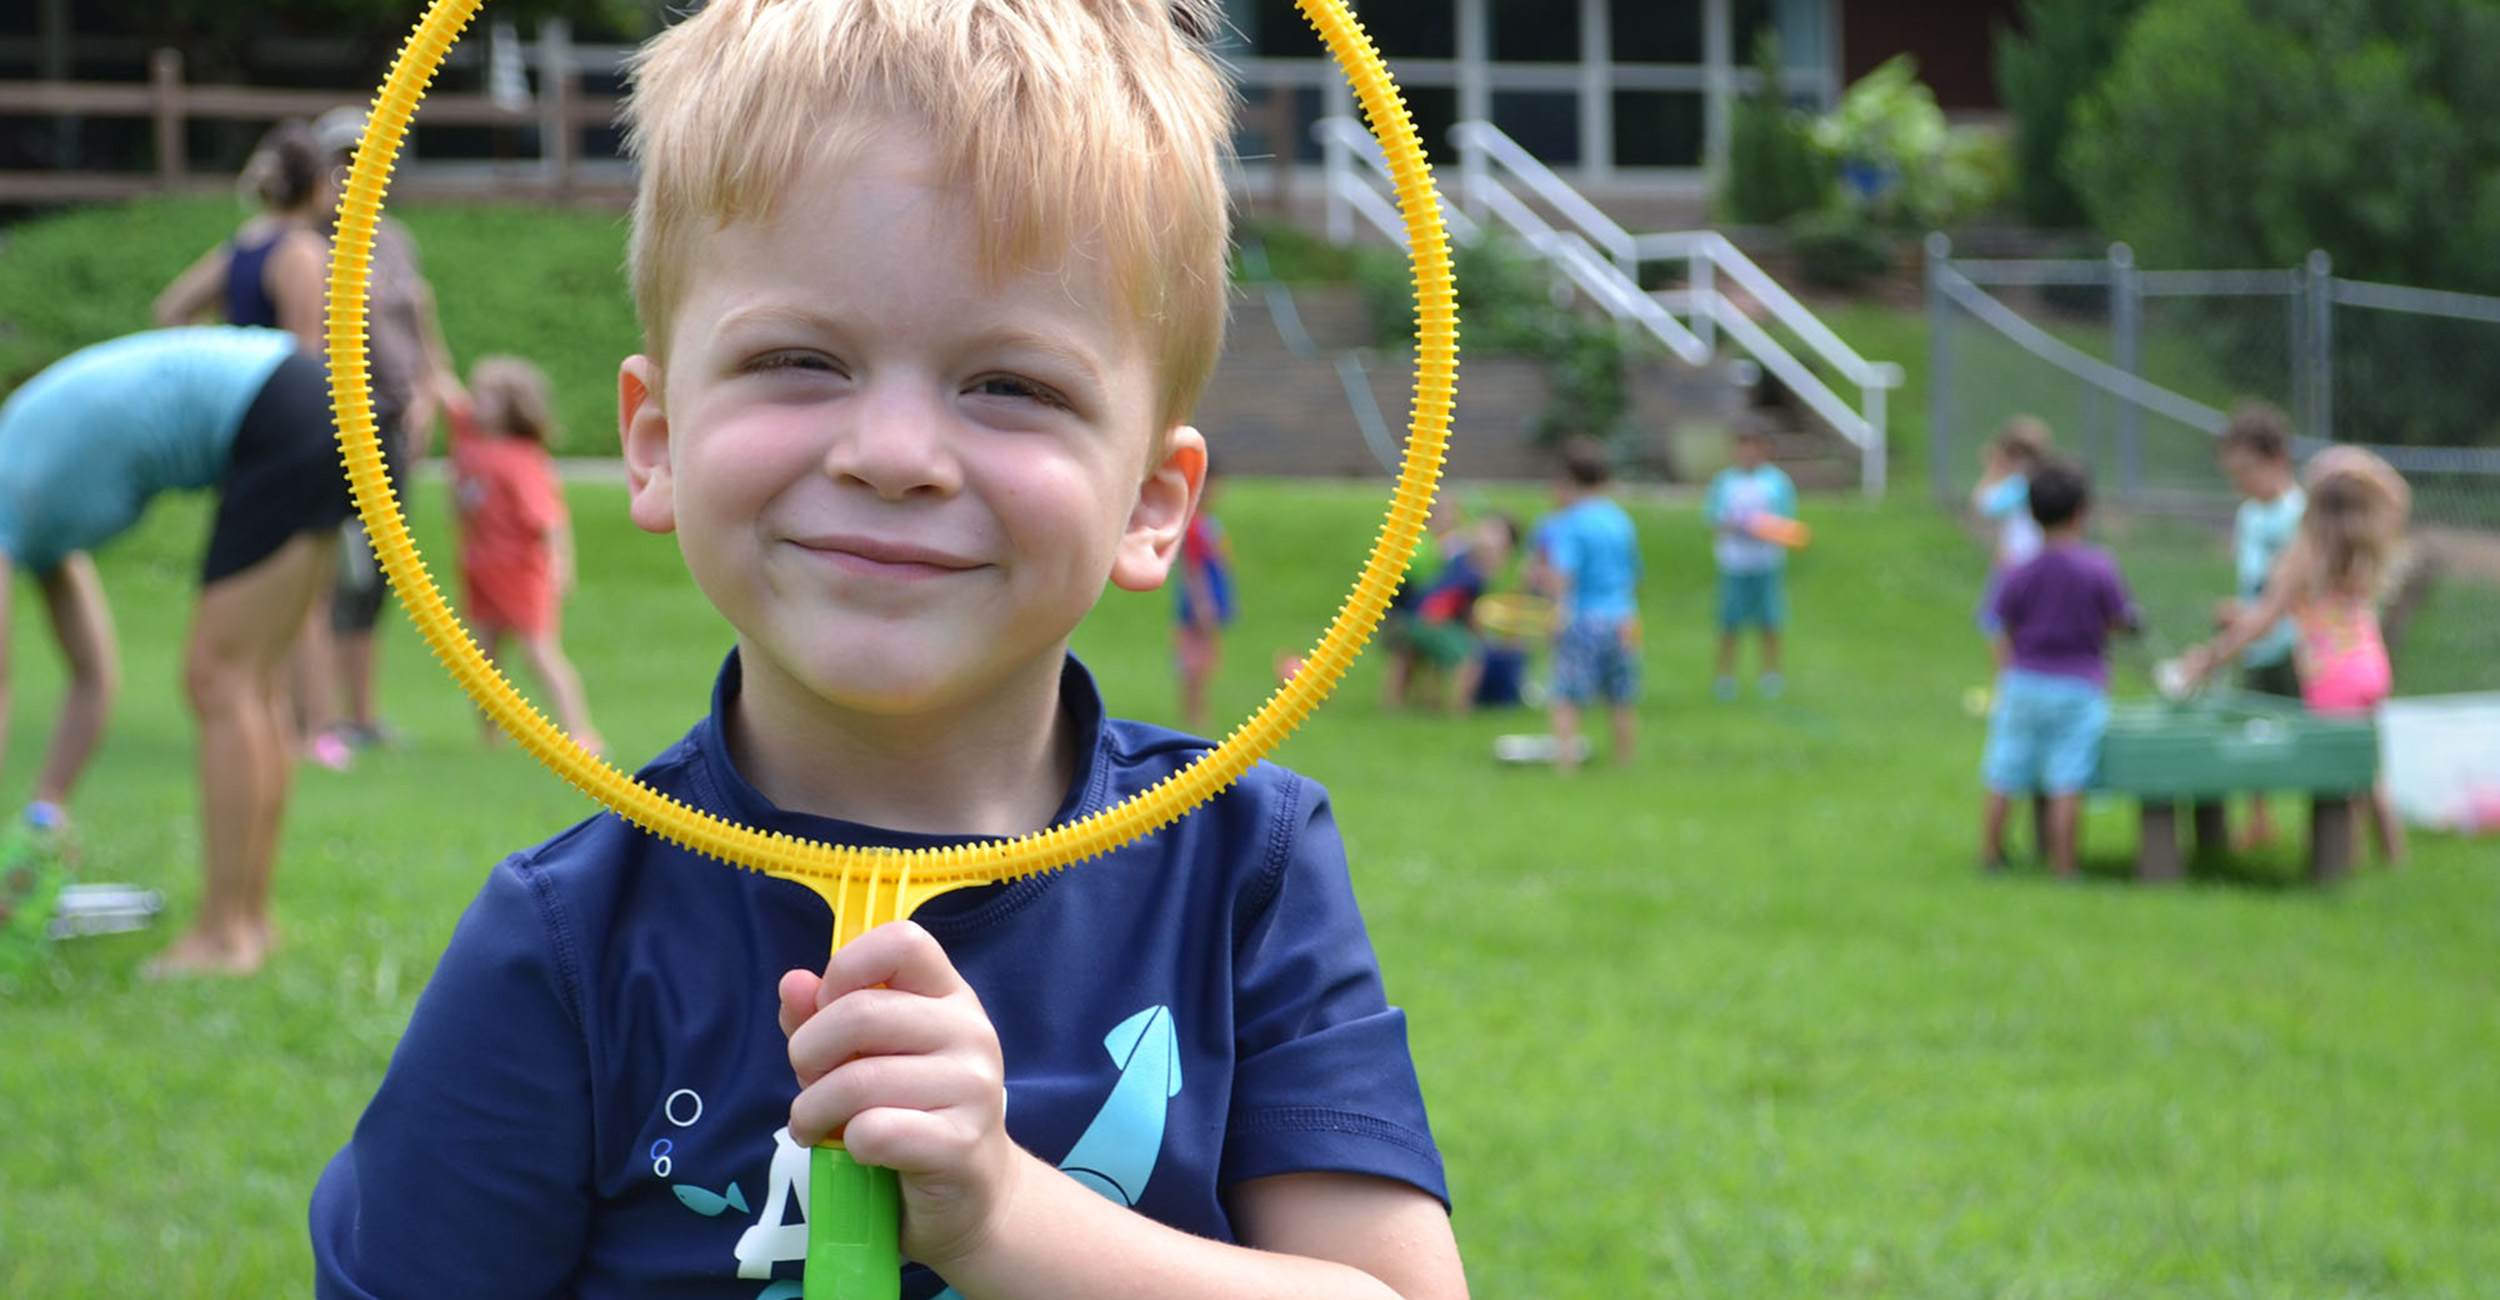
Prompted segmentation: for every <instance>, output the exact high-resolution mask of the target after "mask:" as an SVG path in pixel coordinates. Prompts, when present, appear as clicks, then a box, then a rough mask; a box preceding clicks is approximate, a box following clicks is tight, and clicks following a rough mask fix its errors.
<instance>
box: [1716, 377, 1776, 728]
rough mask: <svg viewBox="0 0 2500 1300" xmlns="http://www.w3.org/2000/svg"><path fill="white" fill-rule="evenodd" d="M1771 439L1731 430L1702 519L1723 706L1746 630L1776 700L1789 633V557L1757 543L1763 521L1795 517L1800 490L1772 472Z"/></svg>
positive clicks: (1755, 426) (1764, 684)
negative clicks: (1715, 583) (1715, 573)
mask: <svg viewBox="0 0 2500 1300" xmlns="http://www.w3.org/2000/svg"><path fill="white" fill-rule="evenodd" d="M1770 450H1771V434H1770V430H1769V428H1768V427H1767V426H1765V425H1763V424H1762V423H1760V422H1759V421H1748V422H1746V423H1744V424H1742V425H1739V426H1738V427H1737V430H1736V448H1735V451H1736V457H1735V459H1736V463H1735V464H1733V465H1730V466H1728V467H1727V468H1726V469H1723V470H1720V471H1719V472H1718V474H1717V475H1716V476H1715V477H1713V478H1712V479H1711V480H1710V496H1709V498H1708V501H1707V502H1706V503H1705V505H1704V507H1703V510H1702V514H1703V518H1704V519H1705V520H1707V521H1708V523H1709V525H1710V531H1711V534H1712V542H1711V554H1712V557H1713V558H1714V559H1716V560H1717V562H1718V566H1719V664H1718V672H1717V674H1716V676H1715V677H1714V679H1713V680H1712V683H1711V689H1712V691H1713V692H1714V693H1715V694H1717V695H1718V697H1719V698H1720V699H1722V700H1732V699H1735V698H1736V642H1737V638H1738V637H1739V636H1741V635H1742V634H1743V632H1744V631H1745V629H1746V628H1752V629H1754V631H1755V633H1756V634H1757V635H1758V636H1760V638H1761V641H1762V676H1761V678H1760V679H1759V682H1758V684H1759V685H1760V686H1761V688H1762V693H1763V694H1764V695H1765V696H1768V697H1771V698H1774V699H1776V698H1778V696H1779V693H1780V688H1781V684H1782V683H1781V680H1780V633H1781V630H1782V629H1784V628H1785V627H1786V626H1787V625H1788V584H1787V569H1788V549H1787V548H1786V547H1783V546H1781V545H1779V544H1778V543H1776V542H1771V541H1766V540H1764V539H1763V538H1762V537H1760V536H1758V535H1756V533H1755V531H1754V529H1755V526H1756V525H1757V524H1759V523H1762V522H1764V521H1770V520H1786V519H1794V518H1796V517H1797V485H1796V484H1795V483H1794V482H1792V481H1790V479H1789V477H1788V474H1787V473H1786V471H1783V470H1782V469H1780V467H1779V466H1777V465H1773V464H1770V463H1769V462H1768V461H1767V460H1766V457H1768V456H1769V455H1770Z"/></svg>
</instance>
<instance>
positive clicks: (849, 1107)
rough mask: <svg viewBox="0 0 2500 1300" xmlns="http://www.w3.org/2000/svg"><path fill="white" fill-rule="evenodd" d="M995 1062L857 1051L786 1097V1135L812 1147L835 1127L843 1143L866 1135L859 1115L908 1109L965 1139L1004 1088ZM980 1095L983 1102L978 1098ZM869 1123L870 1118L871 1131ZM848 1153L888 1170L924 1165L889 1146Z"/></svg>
mask: <svg viewBox="0 0 2500 1300" xmlns="http://www.w3.org/2000/svg"><path fill="white" fill-rule="evenodd" d="M999 1089H1000V1084H999V1082H998V1078H997V1071H996V1069H995V1068H994V1067H990V1066H986V1065H984V1064H983V1063H981V1062H979V1061H974V1060H967V1059H964V1058H960V1057H952V1056H872V1057H862V1058H861V1059H859V1060H856V1061H852V1062H850V1063H849V1064H846V1065H844V1066H843V1067H842V1068H841V1069H839V1070H836V1071H834V1072H833V1073H831V1074H828V1075H826V1076H825V1077H824V1078H822V1079H820V1080H818V1081H817V1082H815V1083H813V1084H811V1085H809V1086H808V1087H807V1088H805V1089H803V1090H802V1091H801V1092H800V1093H799V1095H798V1096H797V1097H795V1098H793V1099H792V1100H791V1102H790V1137H791V1140H793V1141H795V1142H797V1143H799V1144H800V1145H801V1146H814V1145H817V1144H819V1143H821V1142H823V1141H824V1140H825V1139H826V1138H828V1137H831V1136H833V1135H834V1134H837V1133H839V1134H842V1135H843V1138H844V1140H845V1141H846V1142H849V1141H851V1140H852V1139H854V1138H859V1139H866V1138H868V1137H869V1132H864V1131H863V1129H862V1119H861V1117H862V1116H868V1115H874V1116H879V1117H884V1121H883V1122H884V1123H886V1124H888V1125H890V1124H891V1123H893V1122H895V1121H896V1120H900V1119H902V1118H904V1117H908V1116H923V1117H929V1121H930V1123H931V1124H932V1126H933V1127H935V1128H940V1129H944V1130H951V1131H954V1132H956V1133H957V1134H958V1135H959V1136H960V1137H961V1138H963V1139H965V1140H969V1139H970V1137H971V1136H973V1134H974V1131H975V1130H977V1129H978V1128H979V1127H980V1125H981V1123H982V1119H981V1117H982V1116H983V1115H985V1114H991V1113H994V1111H995V1107H996V1103H995V1102H990V1101H987V1099H989V1098H996V1097H999V1096H1002V1095H1003V1094H1002V1093H1001V1092H1000V1091H999ZM985 1102H986V1104H985ZM875 1127H876V1126H874V1125H871V1126H869V1128H870V1129H871V1130H873V1129H874V1128H875ZM854 1154H857V1155H858V1156H859V1157H860V1158H861V1159H863V1160H867V1161H868V1162H869V1163H872V1164H882V1165H885V1166H887V1167H888V1168H893V1169H914V1168H920V1167H924V1163H925V1162H924V1161H915V1160H912V1159H908V1158H905V1159H895V1157H897V1156H899V1155H903V1154H904V1153H903V1152H900V1151H896V1150H890V1149H887V1150H878V1151H874V1152H871V1151H861V1150H857V1149H856V1148H855V1150H854Z"/></svg>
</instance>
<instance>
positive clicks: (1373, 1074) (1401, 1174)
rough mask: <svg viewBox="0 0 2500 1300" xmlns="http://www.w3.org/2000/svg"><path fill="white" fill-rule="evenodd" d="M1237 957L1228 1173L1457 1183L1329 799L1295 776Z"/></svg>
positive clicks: (1232, 1177) (1231, 1180) (1437, 1186)
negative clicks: (1428, 1115) (1262, 896)
mask: <svg viewBox="0 0 2500 1300" xmlns="http://www.w3.org/2000/svg"><path fill="white" fill-rule="evenodd" d="M1295 789H1296V790H1297V791H1298V792H1299V798H1298V799H1297V800H1295V801H1294V803H1293V806H1292V807H1290V808H1289V809H1287V810H1285V812H1286V815H1285V817H1284V818H1283V819H1282V823H1281V824H1280V825H1279V827H1278V835H1279V840H1278V842H1277V843H1276V844H1274V845H1272V846H1271V858H1272V861H1273V865H1272V866H1271V867H1270V868H1269V871H1268V872H1267V874H1266V879H1267V880H1269V881H1271V882H1272V889H1271V890H1270V891H1269V895H1268V897H1267V899H1266V901H1265V903H1264V905H1262V906H1259V907H1258V908H1257V909H1256V910H1255V911H1254V912H1252V913H1251V914H1250V915H1249V916H1248V917H1247V919H1246V924H1245V926H1244V928H1243V933H1242V935H1241V938H1240V940H1239V943H1238V951H1237V953H1236V956H1235V961H1236V966H1235V977H1234V979H1235V985H1234V1002H1235V1022H1234V1036H1235V1042H1234V1049H1235V1052H1236V1053H1237V1056H1236V1062H1235V1066H1234V1074H1233V1100H1232V1113H1231V1115H1230V1117H1229V1124H1228V1127H1227V1133H1226V1136H1225V1140H1224V1155H1223V1165H1222V1173H1221V1178H1222V1181H1223V1182H1224V1183H1225V1184H1226V1185H1227V1186H1230V1185H1232V1184H1236V1183H1240V1182H1243V1181H1245V1180H1248V1179H1252V1178H1264V1177H1268V1176H1271V1175H1275V1174H1289V1173H1350V1174H1367V1175H1371V1176H1374V1177H1379V1178H1389V1179H1394V1180H1396V1181H1399V1182H1403V1183H1409V1184H1412V1185H1413V1186H1415V1187H1418V1188H1421V1189H1423V1190H1424V1191H1426V1192H1429V1193H1431V1194H1432V1195H1433V1196H1434V1197H1436V1198H1438V1199H1439V1200H1440V1201H1441V1202H1442V1203H1443V1204H1444V1205H1446V1204H1448V1202H1449V1192H1448V1189H1447V1186H1446V1183H1445V1180H1444V1178H1443V1174H1442V1169H1441V1156H1440V1152H1439V1149H1438V1148H1437V1147H1435V1146H1434V1145H1433V1141H1432V1131H1431V1126H1430V1124H1429V1123H1428V1122H1427V1121H1426V1119H1425V1117H1424V1102H1423V1092H1422V1088H1421V1087H1420V1085H1419V1084H1418V1083H1417V1082H1416V1077H1415V1063H1414V1058H1413V1057H1412V1055H1410V1053H1409V1052H1408V1049H1407V1042H1406V1013H1405V1012H1403V1011H1400V1010H1399V1009H1397V1008H1396V1007H1393V1006H1390V1005H1389V1003H1388V1000H1387V997H1386V996H1385V994H1384V992H1383V990H1382V988H1381V981H1380V967H1379V963H1378V962H1377V960H1376V959H1375V958H1374V957H1373V955H1372V946H1371V939H1370V937H1369V936H1368V935H1367V934H1365V932H1364V929H1363V918H1362V915H1361V913H1360V912H1359V911H1358V910H1357V909H1356V907H1355V902H1354V885H1353V881H1352V880H1351V879H1350V878H1349V877H1348V875H1347V871H1346V862H1345V846H1344V842H1343V841H1342V840H1340V839H1339V838H1338V835H1337V825H1336V819H1335V817H1334V815H1333V814H1331V813H1330V811H1329V809H1328V803H1327V797H1326V796H1325V795H1324V794H1322V793H1321V792H1320V790H1319V788H1318V787H1317V786H1314V785H1311V784H1309V783H1307V782H1296V783H1295Z"/></svg>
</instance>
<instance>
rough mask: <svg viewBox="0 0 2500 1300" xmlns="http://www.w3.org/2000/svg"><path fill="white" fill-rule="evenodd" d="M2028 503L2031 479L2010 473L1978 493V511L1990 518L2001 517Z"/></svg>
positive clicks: (2029, 500)
mask: <svg viewBox="0 0 2500 1300" xmlns="http://www.w3.org/2000/svg"><path fill="white" fill-rule="evenodd" d="M2030 503H2031V480H2029V479H2026V478H2024V477H2023V476H2022V475H2020V474H2011V475H2008V476H2006V477H2004V478H2001V479H1998V480H1997V481H1996V483H1995V484H1994V485H1993V486H1991V487H1989V489H1988V490H1987V491H1985V492H1982V493H1980V494H1979V513H1980V514H1981V515H1984V516H1986V517H1987V518H1990V519H2003V518H2005V517H2006V516H2007V515H2010V514H2012V513H2014V512H2015V511H2016V510H2018V509H2021V508H2022V507H2024V506H2027V505H2029V504H2030Z"/></svg>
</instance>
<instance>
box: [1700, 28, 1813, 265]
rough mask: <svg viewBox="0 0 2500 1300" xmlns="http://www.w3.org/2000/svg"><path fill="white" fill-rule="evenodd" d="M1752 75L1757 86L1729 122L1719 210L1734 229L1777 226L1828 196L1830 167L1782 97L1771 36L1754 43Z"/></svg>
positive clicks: (1809, 130) (1806, 126)
mask: <svg viewBox="0 0 2500 1300" xmlns="http://www.w3.org/2000/svg"><path fill="white" fill-rule="evenodd" d="M1754 74H1755V76H1756V77H1758V78H1759V79H1760V80H1759V82H1758V83H1757V84H1756V85H1755V87H1754V89H1753V90H1751V91H1750V92H1748V93H1746V94H1745V95H1743V96H1742V97H1740V98H1739V99H1738V100H1737V101H1736V108H1735V112H1734V113H1733V114H1731V115H1730V117H1729V121H1728V149H1727V166H1726V172H1725V174H1724V175H1723V176H1722V177H1721V178H1720V181H1719V186H1718V191H1719V206H1720V211H1721V212H1722V214H1723V215H1724V216H1725V217H1726V218H1727V219H1728V220H1729V221H1731V222H1735V223H1736V224H1739V225H1747V226H1775V225H1778V224H1779V223H1780V222H1783V221H1786V220H1788V219H1789V218H1790V217H1793V216H1795V215H1797V214H1798V213H1800V212H1811V211H1813V210H1814V209H1816V208H1818V207H1821V206H1822V205H1823V203H1824V200H1826V199H1827V198H1829V197H1830V195H1831V192H1832V164H1831V159H1829V158H1827V157H1825V156H1824V155H1823V151H1822V150H1821V149H1819V148H1817V147H1816V146H1815V143H1814V134H1813V131H1812V128H1811V127H1810V125H1809V124H1808V122H1807V120H1806V119H1805V117H1804V116H1803V115H1802V114H1800V113H1798V112H1797V111H1796V110H1795V109H1792V108H1790V107H1789V106H1788V99H1787V96H1786V95H1784V94H1782V93H1781V90H1780V55H1779V38H1778V37H1777V36H1775V35H1774V34H1772V33H1771V32H1769V31H1765V32H1764V33H1763V34H1762V39H1761V40H1760V41H1758V42H1756V43H1755V47H1754Z"/></svg>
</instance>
